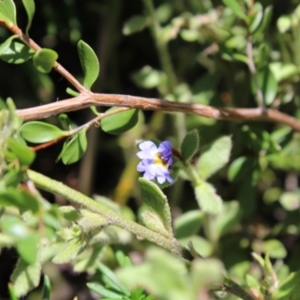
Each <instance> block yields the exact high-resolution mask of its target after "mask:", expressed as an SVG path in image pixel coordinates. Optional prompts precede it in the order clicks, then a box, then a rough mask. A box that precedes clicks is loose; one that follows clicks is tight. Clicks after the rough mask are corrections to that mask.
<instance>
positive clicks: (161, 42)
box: [143, 0, 186, 144]
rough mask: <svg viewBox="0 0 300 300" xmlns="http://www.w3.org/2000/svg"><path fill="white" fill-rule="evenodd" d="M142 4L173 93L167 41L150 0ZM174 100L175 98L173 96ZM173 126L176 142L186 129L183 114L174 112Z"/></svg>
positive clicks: (175, 82)
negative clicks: (174, 127)
mask: <svg viewBox="0 0 300 300" xmlns="http://www.w3.org/2000/svg"><path fill="white" fill-rule="evenodd" d="M143 2H144V6H145V8H146V11H147V13H148V17H149V20H150V24H149V26H150V30H151V33H152V36H153V39H154V41H155V45H156V49H157V53H158V57H159V60H160V64H161V67H162V69H163V71H164V73H165V74H166V76H167V90H168V94H171V95H174V91H175V88H176V85H177V79H176V74H175V71H174V68H173V64H172V60H171V56H170V53H169V50H168V45H167V41H166V39H165V38H164V36H163V30H162V28H161V26H160V24H159V22H158V21H157V19H156V16H155V9H154V5H153V1H152V0H143ZM175 100H177V99H176V98H175ZM174 118H175V126H176V134H177V142H178V144H179V143H180V142H181V141H182V140H183V138H184V136H185V134H186V130H185V116H184V115H178V114H175V116H174Z"/></svg>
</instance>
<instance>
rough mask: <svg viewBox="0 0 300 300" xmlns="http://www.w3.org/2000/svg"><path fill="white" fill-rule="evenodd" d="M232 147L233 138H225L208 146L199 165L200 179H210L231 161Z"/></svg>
mask: <svg viewBox="0 0 300 300" xmlns="http://www.w3.org/2000/svg"><path fill="white" fill-rule="evenodd" d="M231 147H232V142H231V138H230V137H225V136H224V137H221V138H219V139H217V140H216V141H214V142H213V143H212V144H210V145H207V146H206V147H205V148H204V149H203V153H202V154H201V156H200V159H199V162H198V164H197V168H198V172H199V175H200V177H201V178H203V179H206V178H209V177H210V176H212V175H213V174H214V173H216V172H217V171H218V170H220V169H221V168H222V167H223V166H224V165H225V164H226V163H227V162H228V161H229V158H230V151H231Z"/></svg>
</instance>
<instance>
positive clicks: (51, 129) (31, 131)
mask: <svg viewBox="0 0 300 300" xmlns="http://www.w3.org/2000/svg"><path fill="white" fill-rule="evenodd" d="M20 133H21V135H22V137H23V138H24V139H25V140H26V141H28V142H31V143H35V144H39V143H46V142H49V141H52V140H55V139H57V138H60V137H61V136H64V135H66V132H65V131H62V130H61V129H59V128H58V127H56V126H54V125H52V124H49V123H45V122H39V121H33V122H28V123H25V124H23V125H22V127H21V129H20Z"/></svg>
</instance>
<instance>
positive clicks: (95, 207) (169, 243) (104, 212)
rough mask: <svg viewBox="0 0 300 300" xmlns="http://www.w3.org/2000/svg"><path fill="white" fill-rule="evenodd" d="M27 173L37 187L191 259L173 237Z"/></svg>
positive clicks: (39, 176) (79, 194)
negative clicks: (165, 235)
mask: <svg viewBox="0 0 300 300" xmlns="http://www.w3.org/2000/svg"><path fill="white" fill-rule="evenodd" d="M27 175H28V177H29V179H30V180H32V181H33V182H34V184H35V185H36V186H37V187H39V188H41V189H43V190H45V191H48V192H51V193H53V194H57V195H60V196H63V197H64V198H66V199H67V200H69V201H70V202H72V203H76V204H79V205H80V206H82V207H85V208H87V209H89V210H91V211H93V212H95V213H98V214H99V215H101V216H102V217H104V218H106V219H107V221H108V223H109V224H110V225H116V226H119V227H121V228H123V229H125V230H127V231H130V232H131V233H133V234H135V235H136V236H137V237H139V238H143V239H146V240H149V241H151V242H153V243H155V244H157V245H158V246H160V247H163V248H165V249H166V250H169V251H171V252H173V253H174V254H176V255H178V256H180V257H182V258H184V259H186V260H193V256H192V255H191V253H190V251H189V250H188V249H186V248H184V247H182V246H181V245H180V244H179V243H178V242H177V240H176V239H175V238H174V237H170V238H169V239H168V238H166V237H164V236H162V235H160V234H158V233H156V232H153V231H151V230H149V229H147V228H145V227H144V226H141V225H139V224H137V223H135V222H133V221H131V220H126V219H124V218H123V217H121V216H120V215H118V214H117V213H115V212H114V211H112V210H111V209H109V208H108V207H106V206H105V205H103V204H101V203H99V202H96V201H95V200H94V199H92V198H89V197H87V196H85V195H83V194H82V193H80V192H78V191H75V190H74V189H72V188H70V187H68V186H66V185H64V184H63V183H61V182H59V181H56V180H53V179H51V178H49V177H46V176H45V175H42V174H40V173H37V172H35V171H32V170H28V171H27Z"/></svg>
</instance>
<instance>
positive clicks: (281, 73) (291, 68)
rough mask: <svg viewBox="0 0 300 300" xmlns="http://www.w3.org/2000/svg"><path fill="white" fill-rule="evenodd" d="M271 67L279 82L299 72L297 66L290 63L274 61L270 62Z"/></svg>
mask: <svg viewBox="0 0 300 300" xmlns="http://www.w3.org/2000/svg"><path fill="white" fill-rule="evenodd" d="M269 68H270V69H271V70H272V73H273V74H274V76H275V79H276V81H277V82H280V81H282V80H286V79H288V78H290V77H292V76H294V75H297V74H299V71H298V68H297V66H296V65H294V64H290V63H282V62H273V63H270V64H269Z"/></svg>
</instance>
